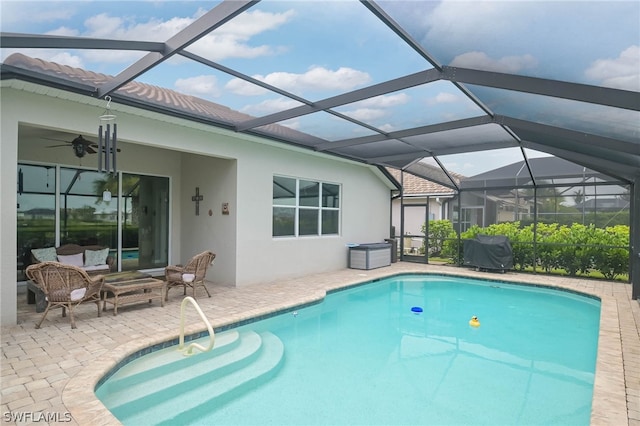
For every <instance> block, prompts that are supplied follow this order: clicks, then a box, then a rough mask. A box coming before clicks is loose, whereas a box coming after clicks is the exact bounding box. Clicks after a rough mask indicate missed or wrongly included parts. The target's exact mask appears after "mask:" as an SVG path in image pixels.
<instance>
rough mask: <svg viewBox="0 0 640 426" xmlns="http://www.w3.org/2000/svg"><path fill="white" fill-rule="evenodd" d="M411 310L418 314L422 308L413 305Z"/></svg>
mask: <svg viewBox="0 0 640 426" xmlns="http://www.w3.org/2000/svg"><path fill="white" fill-rule="evenodd" d="M411 312H415V313H417V314H418V313H420V312H422V308H421V307H420V306H414V307H413V308H411Z"/></svg>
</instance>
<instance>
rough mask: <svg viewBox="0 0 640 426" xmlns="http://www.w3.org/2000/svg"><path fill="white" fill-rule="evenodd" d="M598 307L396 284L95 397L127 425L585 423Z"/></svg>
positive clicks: (261, 327) (268, 326) (438, 281)
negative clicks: (475, 323) (474, 322)
mask: <svg viewBox="0 0 640 426" xmlns="http://www.w3.org/2000/svg"><path fill="white" fill-rule="evenodd" d="M413 307H420V308H422V312H420V313H414V312H413V311H412V309H411V308H413ZM599 309H600V303H599V301H598V300H595V299H592V298H588V297H584V296H579V295H576V294H572V293H568V292H563V291H557V290H550V289H546V288H541V287H532V286H522V285H511V284H504V283H501V282H492V281H481V280H470V279H458V278H451V277H444V276H400V277H394V278H389V279H383V280H380V281H378V282H375V283H370V284H368V285H365V286H360V287H357V288H353V289H350V290H344V291H340V292H337V293H334V294H331V295H329V296H328V297H327V298H326V300H325V301H324V302H323V303H320V304H317V305H314V306H310V307H307V308H304V309H299V310H298V311H296V312H289V313H286V314H284V315H279V316H277V317H273V318H270V319H267V320H263V321H259V322H256V323H252V324H247V325H245V326H242V327H239V328H237V329H235V330H233V331H230V332H225V333H219V334H218V336H217V342H218V345H219V346H220V347H219V348H218V349H216V350H214V351H219V354H218V355H219V356H218V357H216V358H218V359H217V360H215V358H213V359H212V360H211V361H208V360H207V357H208V356H209V354H200V355H197V356H193V357H190V358H187V359H184V358H183V357H182V355H179V354H177V352H176V351H175V350H166V349H165V350H162V351H158V352H155V353H153V354H150V355H148V356H145V357H142V358H140V359H138V360H136V361H134V362H131V363H129V364H127V365H126V366H124V367H122V368H121V369H120V370H118V371H117V372H116V373H114V374H113V375H112V376H111V377H110V378H109V379H108V380H107V381H105V382H104V383H103V385H102V386H100V387H99V388H98V389H97V391H96V394H97V396H98V397H99V398H100V399H101V400H102V401H103V403H104V404H105V405H106V406H107V407H108V408H109V409H110V410H111V411H112V412H113V413H114V414H115V415H116V417H118V418H119V419H120V420H121V421H122V422H123V423H124V424H125V425H126V424H162V423H163V422H166V424H170V423H176V422H179V423H181V424H185V423H194V424H195V423H199V424H460V423H473V424H524V423H527V424H588V423H589V419H590V409H591V398H592V392H593V378H594V369H595V358H596V348H597V338H598V324H599ZM472 315H477V316H478V317H479V320H480V323H481V325H480V327H477V328H476V327H470V326H469V324H468V322H469V319H470V317H471V316H472ZM218 345H217V346H218ZM238 353H247V354H249V353H251V355H247V356H246V357H244V358H239V359H240V360H239V361H233V362H231V361H230V360H231V358H233V357H236V356H238ZM279 354H280V355H279ZM178 355H179V356H178ZM225 356H226V358H227V361H221V360H220V357H225ZM168 359H175V360H177V361H176V362H177V364H176V363H174V364H170V365H165V362H166V361H167V360H168ZM225 362H226V363H225ZM190 363H193V364H194V365H192V366H190V367H189V368H188V369H186V370H181V367H182V366H183V365H182V364H184V366H186V365H188V364H190ZM206 363H208V364H209V366H208V367H204V365H205V364H206ZM256 365H257V366H258V367H256ZM154 366H155V368H153V367H154ZM236 368H237V370H236ZM260 368H262V370H260ZM143 370H144V371H143ZM189 370H192V371H193V372H190V373H187V372H188V371H189ZM209 370H211V371H212V372H211V373H205V371H209ZM258 372H260V374H258ZM234 374H235V376H234ZM243 374H244V375H245V376H246V377H245V379H246V380H247V381H246V384H242V383H240V377H241V376H242V375H243ZM185 375H192V376H193V377H194V380H195V382H191V383H190V384H186V385H178V384H175V383H173V382H172V381H173V380H174V376H175V377H181V376H185ZM143 379H149V380H150V381H143ZM118 383H119V384H118ZM238 383H240V384H238ZM207 386H210V387H209V388H207ZM226 388H228V389H233V391H232V392H230V393H221V394H218V392H219V391H220V390H223V389H226ZM123 390H124V392H123ZM138 391H140V392H141V393H140V394H138V395H137V396H135V395H136V392H138ZM169 396H171V397H174V396H180V398H177V399H176V398H166V399H165V397H169ZM156 404H157V405H156ZM190 405H193V406H194V409H193V410H189V411H188V412H186V413H181V411H182V410H183V409H186V408H188V407H189V406H190ZM163 412H164V413H165V414H164V417H162V416H163V414H162V413H163ZM154 416H157V417H154Z"/></svg>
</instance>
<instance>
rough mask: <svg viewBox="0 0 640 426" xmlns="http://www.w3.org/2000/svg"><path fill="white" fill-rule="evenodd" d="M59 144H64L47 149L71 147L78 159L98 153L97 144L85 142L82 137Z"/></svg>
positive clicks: (118, 150)
mask: <svg viewBox="0 0 640 426" xmlns="http://www.w3.org/2000/svg"><path fill="white" fill-rule="evenodd" d="M52 140H59V139H52ZM61 142H65V143H64V144H61V145H51V146H49V147H48V148H58V147H62V146H69V145H71V148H72V149H73V153H74V154H75V156H76V157H78V158H82V157H84V156H85V155H86V154H95V153H97V152H98V151H97V149H98V144H97V143H95V142H91V141H88V140H86V139H85V138H83V137H82V135H78V137H77V138H75V139H74V140H72V141H70V142H68V141H61ZM103 150H104V149H103ZM116 151H117V152H120V149H119V148H118V149H117V150H116Z"/></svg>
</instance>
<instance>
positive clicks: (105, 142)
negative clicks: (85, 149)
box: [98, 96, 118, 174]
mask: <svg viewBox="0 0 640 426" xmlns="http://www.w3.org/2000/svg"><path fill="white" fill-rule="evenodd" d="M104 99H105V100H106V101H107V109H105V111H104V113H103V114H102V115H101V116H100V125H99V126H98V171H99V172H103V171H104V172H107V173H114V174H115V173H116V152H117V148H116V143H117V141H118V137H117V126H118V125H117V124H116V116H115V115H114V114H111V96H107V97H105V98H104ZM103 128H104V139H103ZM112 131H113V133H112Z"/></svg>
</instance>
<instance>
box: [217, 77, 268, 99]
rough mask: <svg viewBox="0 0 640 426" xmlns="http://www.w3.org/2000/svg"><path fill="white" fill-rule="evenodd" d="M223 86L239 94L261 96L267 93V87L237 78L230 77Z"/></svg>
mask: <svg viewBox="0 0 640 426" xmlns="http://www.w3.org/2000/svg"><path fill="white" fill-rule="evenodd" d="M224 88H225V89H227V90H229V91H230V92H232V93H234V94H236V95H240V96H261V95H264V94H267V93H269V91H268V90H267V89H264V88H262V87H260V86H258V85H255V84H253V83H249V82H248V81H244V80H241V79H239V78H232V79H231V80H229V81H228V82H227V84H225V85H224Z"/></svg>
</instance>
